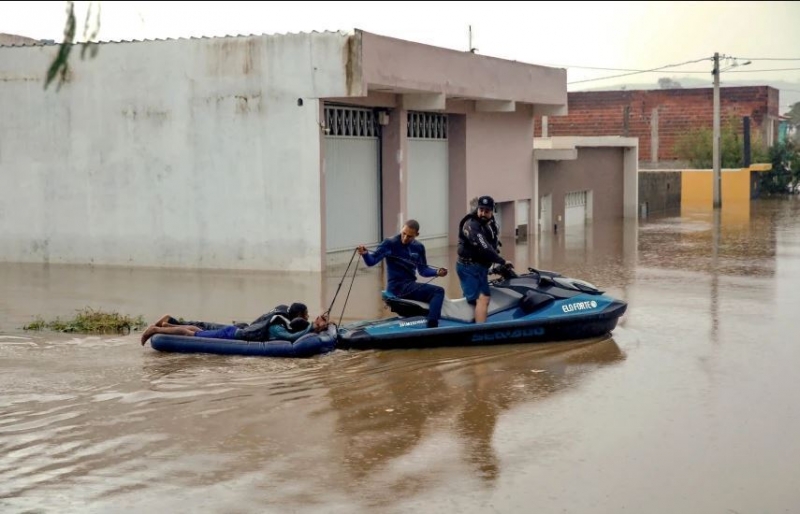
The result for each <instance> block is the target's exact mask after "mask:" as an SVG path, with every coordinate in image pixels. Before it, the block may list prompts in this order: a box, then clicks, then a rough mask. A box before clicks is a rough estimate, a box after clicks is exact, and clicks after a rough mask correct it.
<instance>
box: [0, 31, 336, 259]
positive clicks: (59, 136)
mask: <svg viewBox="0 0 800 514" xmlns="http://www.w3.org/2000/svg"><path fill="white" fill-rule="evenodd" d="M57 51H58V47H57V46H30V47H0V62H1V63H2V70H0V73H2V81H1V82H0V112H2V116H1V117H0V134H2V137H0V191H2V193H3V194H2V196H0V260H3V261H19V262H64V263H95V264H110V265H132V266H176V267H186V268H201V267H208V268H235V269H261V270H269V269H281V270H319V269H320V268H321V265H322V254H323V253H324V252H323V249H322V248H321V241H322V239H323V237H322V234H321V230H322V229H321V219H322V218H321V216H322V215H321V212H320V206H321V205H322V202H321V198H320V193H321V188H320V184H321V175H320V162H321V159H322V157H323V156H322V155H321V150H320V143H319V141H320V137H319V134H320V129H319V116H320V106H319V102H318V101H317V100H316V99H317V98H319V97H323V96H345V95H347V94H348V76H347V71H346V68H347V66H346V64H347V62H348V56H349V53H348V38H347V36H346V35H345V34H340V33H322V34H320V33H314V34H298V35H288V36H253V37H239V38H217V39H195V40H171V41H147V42H132V43H107V44H102V45H101V46H100V49H99V53H98V55H97V57H96V58H94V59H87V60H86V61H81V60H80V58H79V53H80V47H76V48H75V49H74V50H73V58H72V59H71V62H70V64H71V66H72V71H71V73H70V76H69V82H68V83H66V84H65V85H64V86H63V88H62V89H61V90H60V91H56V90H55V89H54V88H53V87H51V88H50V89H49V90H48V91H44V90H43V88H42V85H43V82H42V79H43V77H44V74H45V71H46V70H47V67H48V65H49V63H50V62H51V59H52V57H53V56H54V55H55V53H56V52H57ZM300 103H302V105H299V104H300Z"/></svg>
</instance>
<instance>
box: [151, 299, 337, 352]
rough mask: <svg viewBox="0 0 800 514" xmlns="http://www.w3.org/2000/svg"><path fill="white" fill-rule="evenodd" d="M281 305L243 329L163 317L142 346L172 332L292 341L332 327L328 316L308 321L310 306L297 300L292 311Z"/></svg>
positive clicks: (213, 337)
mask: <svg viewBox="0 0 800 514" xmlns="http://www.w3.org/2000/svg"><path fill="white" fill-rule="evenodd" d="M281 307H285V306H283V305H280V306H278V307H276V308H275V309H273V310H272V311H270V312H268V313H267V314H265V315H263V316H261V317H260V318H258V319H257V320H256V321H254V322H253V323H252V324H250V325H247V326H246V327H244V328H242V327H241V326H237V325H218V324H206V325H207V326H208V325H216V327H214V328H211V329H208V328H207V326H206V327H199V326H195V325H185V324H174V323H172V322H173V321H176V320H175V318H174V317H172V316H170V315H165V316H162V317H161V319H159V320H158V321H156V322H155V323H154V324H153V325H151V326H149V327H148V328H147V330H145V331H144V332H143V333H142V338H141V343H142V346H144V344H145V343H146V342H147V341H148V339H150V338H151V337H153V336H154V335H156V334H170V335H178V336H189V337H205V338H210V339H239V340H242V341H261V342H264V341H288V342H292V343H293V342H294V341H296V340H298V339H300V338H301V337H302V336H304V335H306V334H308V333H310V332H311V331H314V332H316V333H320V332H323V331H325V330H327V329H328V318H327V316H326V315H324V314H321V315H319V316H317V318H316V319H315V320H314V323H313V324H312V323H309V321H308V308H307V307H306V306H305V305H304V304H302V303H299V302H298V303H293V304H292V306H291V307H290V308H289V309H288V311H285V310H282V309H281Z"/></svg>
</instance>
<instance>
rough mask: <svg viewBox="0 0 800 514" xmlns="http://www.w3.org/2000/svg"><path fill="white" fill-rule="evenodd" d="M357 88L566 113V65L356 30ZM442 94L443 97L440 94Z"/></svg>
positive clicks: (355, 78)
mask: <svg viewBox="0 0 800 514" xmlns="http://www.w3.org/2000/svg"><path fill="white" fill-rule="evenodd" d="M356 35H357V36H358V37H357V38H356V39H355V41H357V42H360V45H361V52H360V54H361V63H360V64H361V66H362V68H363V72H362V75H361V76H354V80H359V79H360V80H362V81H363V84H362V89H365V88H367V87H368V88H369V90H370V91H373V90H376V91H380V90H381V87H384V88H389V89H395V90H397V89H400V90H402V92H407V93H412V94H413V93H426V92H427V93H438V94H441V95H443V96H447V97H448V98H453V97H459V96H461V97H464V98H474V99H487V100H493V99H494V100H508V101H516V102H525V103H531V104H539V105H540V106H541V107H542V108H543V109H544V107H545V106H552V107H553V108H555V111H554V112H559V113H562V114H566V109H565V107H566V103H567V89H566V78H567V71H566V70H565V69H563V68H551V67H546V66H537V65H532V64H526V63H520V62H516V61H510V60H506V59H498V58H496V57H489V56H484V55H478V54H472V53H469V52H460V51H457V50H450V49H447V48H439V47H435V46H430V45H424V44H421V43H415V42H412V41H404V40H400V39H394V38H390V37H385V36H379V35H376V34H370V33H368V32H362V31H357V32H356ZM442 100H444V98H442Z"/></svg>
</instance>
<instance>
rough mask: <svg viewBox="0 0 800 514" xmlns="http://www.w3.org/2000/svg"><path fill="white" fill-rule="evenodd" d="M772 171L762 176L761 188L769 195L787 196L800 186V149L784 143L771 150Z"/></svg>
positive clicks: (786, 142)
mask: <svg viewBox="0 0 800 514" xmlns="http://www.w3.org/2000/svg"><path fill="white" fill-rule="evenodd" d="M770 162H772V169H771V170H770V171H768V172H766V173H762V174H761V175H760V181H759V187H760V188H761V191H762V192H764V193H767V194H786V193H789V192H793V191H795V190H796V188H797V186H798V184H800V148H798V145H797V143H795V142H794V141H784V142H782V143H778V144H776V145H775V146H773V147H772V148H770Z"/></svg>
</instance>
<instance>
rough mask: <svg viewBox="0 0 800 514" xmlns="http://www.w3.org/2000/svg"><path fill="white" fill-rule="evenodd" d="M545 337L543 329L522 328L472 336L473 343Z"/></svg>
mask: <svg viewBox="0 0 800 514" xmlns="http://www.w3.org/2000/svg"><path fill="white" fill-rule="evenodd" d="M543 335H544V329H543V328H542V327H536V328H522V329H517V330H496V331H494V332H486V333H483V334H475V335H473V336H472V342H473V343H478V342H481V341H502V340H505V339H519V338H523V337H533V336H543Z"/></svg>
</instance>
